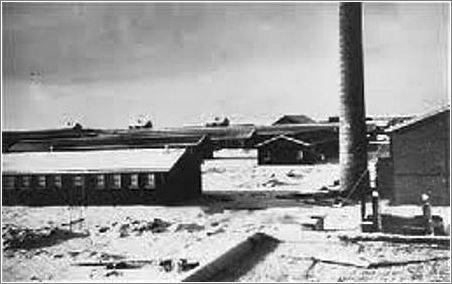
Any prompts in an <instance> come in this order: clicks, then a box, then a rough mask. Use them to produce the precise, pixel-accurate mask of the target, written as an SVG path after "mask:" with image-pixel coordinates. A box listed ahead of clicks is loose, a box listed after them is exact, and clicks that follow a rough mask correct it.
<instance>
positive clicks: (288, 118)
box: [273, 114, 316, 125]
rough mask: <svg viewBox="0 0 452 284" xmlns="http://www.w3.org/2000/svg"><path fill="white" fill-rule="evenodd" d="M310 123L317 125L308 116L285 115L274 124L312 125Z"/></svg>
mask: <svg viewBox="0 0 452 284" xmlns="http://www.w3.org/2000/svg"><path fill="white" fill-rule="evenodd" d="M310 123H316V121H315V120H313V119H312V118H310V117H308V116H306V115H302V114H299V115H284V116H283V117H281V118H280V119H278V120H277V121H275V122H274V123H273V125H275V124H310Z"/></svg>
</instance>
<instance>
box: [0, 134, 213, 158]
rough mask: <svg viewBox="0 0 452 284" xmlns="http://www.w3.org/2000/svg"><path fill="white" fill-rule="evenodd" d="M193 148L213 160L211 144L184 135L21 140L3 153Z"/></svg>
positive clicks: (208, 139) (201, 139)
mask: <svg viewBox="0 0 452 284" xmlns="http://www.w3.org/2000/svg"><path fill="white" fill-rule="evenodd" d="M188 147H196V148H198V149H199V151H200V153H202V157H203V158H204V159H211V158H213V144H212V141H211V140H210V138H209V137H208V136H188V135H166V134H165V135H159V134H153V135H141V136H139V137H135V136H128V137H123V136H118V135H99V136H96V137H89V138H59V139H39V140H38V139H34V140H30V139H23V140H20V141H18V142H16V143H14V144H13V145H11V146H10V147H9V149H8V151H7V152H50V151H54V152H58V151H89V150H119V149H153V148H188Z"/></svg>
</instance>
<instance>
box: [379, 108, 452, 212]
mask: <svg viewBox="0 0 452 284" xmlns="http://www.w3.org/2000/svg"><path fill="white" fill-rule="evenodd" d="M388 132H389V134H390V141H391V144H390V158H389V159H388V158H384V159H383V160H382V161H380V162H379V163H378V164H377V186H378V187H379V190H381V191H383V192H390V193H391V194H390V195H391V200H392V202H393V203H395V204H419V203H420V198H421V195H422V194H423V193H428V192H430V196H431V202H432V204H435V205H450V106H445V107H441V108H439V109H436V110H434V111H432V112H429V113H426V114H424V115H421V116H418V117H416V118H414V119H412V120H409V121H407V122H405V123H402V124H399V125H396V126H394V127H392V128H390V129H389V130H388Z"/></svg>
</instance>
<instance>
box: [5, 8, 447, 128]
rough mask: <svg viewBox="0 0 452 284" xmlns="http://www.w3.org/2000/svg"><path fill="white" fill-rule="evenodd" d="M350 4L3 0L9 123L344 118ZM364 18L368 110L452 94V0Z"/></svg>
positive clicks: (410, 110) (419, 106)
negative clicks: (344, 24) (343, 31)
mask: <svg viewBox="0 0 452 284" xmlns="http://www.w3.org/2000/svg"><path fill="white" fill-rule="evenodd" d="M338 14H339V7H338V3H334V2H333V3H332V2H330V3H302V2H300V3H294V2H290V3H289V2H286V3H213V2H211V3H30V2H28V3H17V2H16V3H13V2H9V3H5V2H2V19H3V26H2V52H3V53H2V54H3V58H2V64H3V66H2V67H3V69H2V71H3V73H2V126H3V129H4V130H24V129H42V128H55V127H62V126H65V125H67V123H74V122H79V123H81V124H82V125H83V126H84V127H96V128H97V127H100V128H126V127H127V126H128V125H130V124H133V123H135V122H136V121H137V119H138V118H145V119H151V120H152V122H153V124H154V127H156V128H159V127H168V126H181V125H193V124H202V123H204V122H206V121H207V120H211V119H212V118H213V117H214V116H228V117H230V120H231V122H232V123H234V122H235V123H238V122H251V123H253V122H254V123H260V122H262V123H271V122H272V121H271V119H274V118H276V117H278V116H279V115H282V114H306V115H308V116H311V117H313V118H315V119H325V118H327V117H328V116H330V115H337V114H338V113H339V93H340V62H339V19H338ZM363 21H364V25H363V26H364V27H363V37H364V42H363V49H364V70H365V74H364V76H365V83H364V84H365V103H366V113H367V114H368V115H389V114H416V113H422V112H425V111H428V110H431V109H432V108H435V107H437V106H440V105H444V104H447V103H449V102H450V86H449V84H450V82H449V78H450V74H449V70H450V66H449V65H448V64H449V63H450V58H449V43H450V38H449V34H450V3H419V2H418V3H402V2H400V3H365V4H364V5H363ZM270 118H271V119H270ZM265 119H267V121H265Z"/></svg>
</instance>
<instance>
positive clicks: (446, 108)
mask: <svg viewBox="0 0 452 284" xmlns="http://www.w3.org/2000/svg"><path fill="white" fill-rule="evenodd" d="M445 112H450V105H445V106H441V107H438V108H436V109H434V110H431V111H428V112H426V113H423V114H421V115H418V116H415V117H414V118H412V119H410V120H408V121H405V122H403V123H400V124H396V125H394V126H392V127H390V128H388V129H387V130H386V132H397V131H400V130H402V129H406V128H408V127H412V126H414V125H416V124H418V123H420V122H422V121H424V120H426V119H429V118H431V117H434V116H437V115H440V114H442V113H445Z"/></svg>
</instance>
